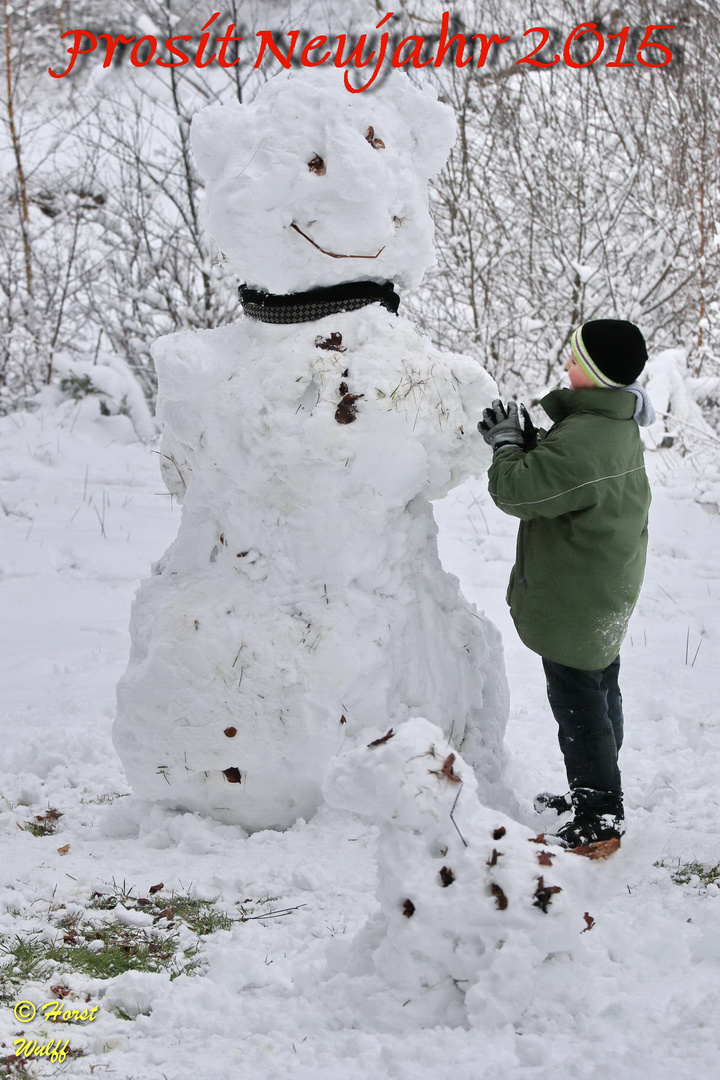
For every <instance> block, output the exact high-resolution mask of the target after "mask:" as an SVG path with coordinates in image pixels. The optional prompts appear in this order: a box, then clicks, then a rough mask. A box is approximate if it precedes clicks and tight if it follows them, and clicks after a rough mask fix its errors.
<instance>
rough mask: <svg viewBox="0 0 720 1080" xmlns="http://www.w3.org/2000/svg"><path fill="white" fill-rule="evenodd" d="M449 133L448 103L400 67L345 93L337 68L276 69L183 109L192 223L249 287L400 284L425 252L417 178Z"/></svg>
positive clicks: (277, 289)
mask: <svg viewBox="0 0 720 1080" xmlns="http://www.w3.org/2000/svg"><path fill="white" fill-rule="evenodd" d="M454 141H455V118H454V114H453V111H452V109H451V108H450V107H449V106H447V105H442V104H440V103H439V102H438V101H437V98H436V95H435V93H434V92H433V91H432V90H431V89H430V88H429V87H424V88H422V89H419V88H418V87H416V86H414V85H413V84H412V83H411V82H410V79H409V78H408V77H407V75H405V74H401V73H397V72H393V73H392V74H391V75H390V76H389V77H388V78H386V79H385V80H384V81H383V83H382V84H381V85H380V86H379V87H378V88H377V89H375V88H373V89H372V90H368V91H367V92H363V93H360V94H351V93H349V92H348V91H347V90H346V89H345V87H344V86H343V81H342V74H341V72H339V71H337V70H336V69H332V68H331V69H329V70H327V69H324V68H315V69H313V70H311V71H301V72H291V73H288V74H285V73H283V74H282V75H279V76H276V77H275V78H273V79H271V80H270V81H269V82H268V83H266V84H265V86H264V87H263V88H262V89H261V90H260V92H259V93H258V95H257V97H256V98H255V99H254V100H253V101H252V102H251V103H250V104H249V105H239V104H238V103H237V102H230V103H228V104H225V105H209V106H208V107H207V108H205V109H202V110H201V111H200V112H199V113H197V114H196V115H195V117H194V118H193V123H192V144H193V149H194V151H195V156H196V159H197V163H198V167H199V169H200V172H201V174H202V175H203V177H204V178H205V181H206V189H205V198H204V201H203V209H202V213H203V222H204V224H205V227H206V229H207V231H208V233H209V234H210V236H211V237H212V239H213V240H214V241H215V243H216V244H217V245H218V247H219V248H220V250H221V251H222V252H223V253H224V255H225V256H226V258H227V259H228V262H229V264H230V266H231V267H232V269H233V270H234V271H235V273H236V274H238V276H239V277H240V278H241V279H242V280H243V281H245V282H246V283H247V284H248V285H249V286H252V287H253V288H259V289H263V290H266V291H268V292H272V293H290V292H302V291H305V290H307V289H312V288H315V287H318V286H323V285H337V284H339V283H341V282H350V281H360V280H370V281H378V282H382V281H393V282H395V283H396V284H397V285H400V286H404V287H410V286H412V285H416V284H418V283H419V282H420V280H421V279H422V276H423V273H424V271H425V269H426V268H427V267H428V266H432V265H433V263H434V261H435V256H434V249H433V224H432V220H431V218H430V214H429V211H428V196H427V181H428V180H429V178H430V177H431V176H434V175H435V174H436V173H437V172H438V171H439V170H440V169H441V168H442V166H443V164H444V163H445V160H446V159H447V156H448V153H449V152H450V148H451V146H452V144H453V142H454Z"/></svg>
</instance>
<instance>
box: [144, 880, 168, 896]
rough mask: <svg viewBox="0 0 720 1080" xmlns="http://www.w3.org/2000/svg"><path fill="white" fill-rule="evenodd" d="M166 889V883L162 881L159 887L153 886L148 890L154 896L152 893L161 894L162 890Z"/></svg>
mask: <svg viewBox="0 0 720 1080" xmlns="http://www.w3.org/2000/svg"><path fill="white" fill-rule="evenodd" d="M164 888H165V883H164V882H163V881H161V882H160V884H159V885H151V886H150V888H149V889H148V892H149V893H150V894H152V893H156V892H160V890H161V889H164Z"/></svg>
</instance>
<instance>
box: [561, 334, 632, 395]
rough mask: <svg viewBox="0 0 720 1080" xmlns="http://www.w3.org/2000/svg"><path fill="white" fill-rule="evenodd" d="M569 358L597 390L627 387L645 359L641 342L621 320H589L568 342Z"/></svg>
mask: <svg viewBox="0 0 720 1080" xmlns="http://www.w3.org/2000/svg"><path fill="white" fill-rule="evenodd" d="M571 346H572V351H573V356H574V357H575V359H576V360H577V362H578V364H579V365H580V367H581V368H582V369H583V371H584V372H585V373H586V374H587V375H589V376H590V378H591V379H592V381H593V382H594V383H597V385H598V386H606V387H614V386H628V385H629V384H630V383H633V382H635V380H636V379H637V377H638V375H639V374H640V372H641V371H642V369H643V368H644V367H645V363H646V361H647V358H648V354H647V348H646V346H645V338H644V337H643V336H642V333H641V332H640V330H639V329H638V327H637V326H635V324H634V323H631V322H626V321H625V319H593V320H592V321H591V322H586V323H583V325H582V326H580V327H578V329H577V330H576V331H575V332H574V333H573V336H572V338H571Z"/></svg>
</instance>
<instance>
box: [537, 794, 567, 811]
mask: <svg viewBox="0 0 720 1080" xmlns="http://www.w3.org/2000/svg"><path fill="white" fill-rule="evenodd" d="M533 806H534V807H535V811H536V813H538V814H542V813H543V812H544V811H545V810H554V811H555V813H556V814H567V813H568V811H569V810H572V808H573V804H572V795H571V794H570V792H569V791H568V793H567V795H553V794H552V793H551V792H549V791H541V792H540V794H539V795H536V796H535V798H534V799H533Z"/></svg>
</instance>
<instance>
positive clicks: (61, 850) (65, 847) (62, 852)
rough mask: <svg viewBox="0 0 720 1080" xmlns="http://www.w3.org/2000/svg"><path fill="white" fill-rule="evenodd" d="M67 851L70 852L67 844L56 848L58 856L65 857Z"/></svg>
mask: <svg viewBox="0 0 720 1080" xmlns="http://www.w3.org/2000/svg"><path fill="white" fill-rule="evenodd" d="M69 850H70V845H69V844H63V846H62V847H59V848H58V855H67V853H68V851H69Z"/></svg>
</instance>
